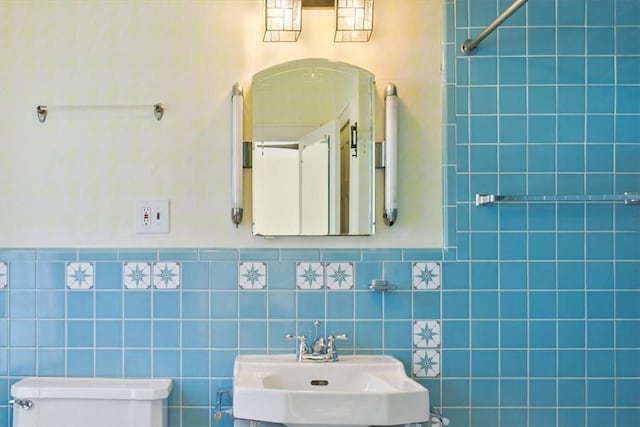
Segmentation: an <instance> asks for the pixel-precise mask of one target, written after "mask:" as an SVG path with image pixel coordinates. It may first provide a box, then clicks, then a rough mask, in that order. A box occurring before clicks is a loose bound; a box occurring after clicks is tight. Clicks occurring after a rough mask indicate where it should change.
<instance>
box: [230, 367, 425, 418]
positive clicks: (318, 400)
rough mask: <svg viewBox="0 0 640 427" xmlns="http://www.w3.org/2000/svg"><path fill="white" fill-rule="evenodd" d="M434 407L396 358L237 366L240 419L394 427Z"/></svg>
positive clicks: (235, 395)
mask: <svg viewBox="0 0 640 427" xmlns="http://www.w3.org/2000/svg"><path fill="white" fill-rule="evenodd" d="M429 408H430V406H429V391H428V390H427V389H426V388H424V387H423V386H421V385H420V384H418V383H417V382H415V381H413V380H412V379H410V378H409V377H407V375H406V373H405V370H404V366H403V365H402V363H400V361H399V360H397V359H395V358H393V357H391V356H340V361H339V362H335V363H332V362H326V363H310V362H298V361H296V358H295V356H294V355H242V356H238V357H237V358H236V361H235V365H234V368H233V414H234V417H236V418H241V419H247V420H254V421H263V422H272V423H281V424H284V425H286V426H288V427H320V426H334V427H339V426H350V427H357V426H361V427H364V426H372V425H376V426H390V425H398V424H410V423H419V422H424V421H427V420H428V419H429Z"/></svg>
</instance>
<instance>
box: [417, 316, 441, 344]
mask: <svg viewBox="0 0 640 427" xmlns="http://www.w3.org/2000/svg"><path fill="white" fill-rule="evenodd" d="M413 346H414V347H416V348H438V347H440V322H439V321H437V320H416V321H415V322H413Z"/></svg>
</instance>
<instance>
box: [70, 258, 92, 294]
mask: <svg viewBox="0 0 640 427" xmlns="http://www.w3.org/2000/svg"><path fill="white" fill-rule="evenodd" d="M94 271H95V270H94V266H93V263H92V262H68V263H67V271H66V284H67V288H69V289H91V288H93V285H94V279H95V274H94Z"/></svg>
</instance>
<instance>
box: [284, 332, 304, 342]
mask: <svg viewBox="0 0 640 427" xmlns="http://www.w3.org/2000/svg"><path fill="white" fill-rule="evenodd" d="M284 337H285V338H286V339H288V340H291V341H294V340H295V341H297V340H300V341H302V342H307V336H306V335H291V334H287V335H285V336H284Z"/></svg>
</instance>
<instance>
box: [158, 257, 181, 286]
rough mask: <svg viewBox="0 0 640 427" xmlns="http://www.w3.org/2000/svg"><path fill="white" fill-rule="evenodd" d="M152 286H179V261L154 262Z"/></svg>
mask: <svg viewBox="0 0 640 427" xmlns="http://www.w3.org/2000/svg"><path fill="white" fill-rule="evenodd" d="M153 286H154V287H155V288H156V289H177V288H179V287H180V263H179V262H154V263H153Z"/></svg>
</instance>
